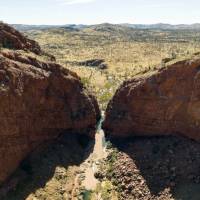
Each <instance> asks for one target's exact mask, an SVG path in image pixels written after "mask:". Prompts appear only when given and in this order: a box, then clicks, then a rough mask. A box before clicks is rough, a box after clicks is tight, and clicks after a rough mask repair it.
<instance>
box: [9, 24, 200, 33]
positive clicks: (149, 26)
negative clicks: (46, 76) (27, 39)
mask: <svg viewBox="0 0 200 200" xmlns="http://www.w3.org/2000/svg"><path fill="white" fill-rule="evenodd" d="M12 26H13V27H14V28H16V29H18V30H20V31H28V30H42V29H52V28H65V29H69V30H74V29H76V30H81V29H84V28H92V27H95V29H98V28H100V29H101V28H102V27H106V28H108V27H113V26H115V27H117V26H120V27H128V28H133V29H144V30H145V29H159V30H184V29H187V30H188V29H189V30H200V23H196V24H177V25H172V24H164V23H158V24H128V23H124V24H109V23H104V24H96V25H84V24H78V25H77V24H65V25H24V24H12Z"/></svg>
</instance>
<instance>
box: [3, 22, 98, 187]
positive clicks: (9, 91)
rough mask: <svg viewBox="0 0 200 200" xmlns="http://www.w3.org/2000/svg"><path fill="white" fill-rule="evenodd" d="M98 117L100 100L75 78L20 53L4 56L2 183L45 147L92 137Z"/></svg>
mask: <svg viewBox="0 0 200 200" xmlns="http://www.w3.org/2000/svg"><path fill="white" fill-rule="evenodd" d="M6 27H7V26H6ZM10 30H13V29H10ZM6 32H7V29H6ZM0 33H2V30H1V31H0ZM10 34H11V35H12V34H13V31H12V32H11V33H10ZM4 39H5V38H4V35H3V38H2V34H0V41H3V40H4ZM20 40H21V39H20V38H17V36H16V41H17V42H18V41H20ZM10 42H12V40H10ZM12 44H13V43H12ZM16 44H17V43H16ZM15 47H17V46H15ZM99 117H100V112H99V108H98V104H97V101H96V99H95V97H94V96H92V95H91V94H89V92H88V91H87V90H86V89H85V88H84V87H83V85H82V83H81V81H80V78H79V77H78V76H77V75H76V74H75V73H73V72H71V71H69V70H67V69H64V68H63V67H62V66H60V65H58V64H56V63H45V62H42V61H39V60H37V59H36V58H34V57H31V56H28V55H26V54H22V53H21V52H20V53H19V52H17V51H11V50H9V51H8V50H4V51H1V52H0V184H1V183H2V182H3V181H4V180H5V179H6V178H7V177H8V176H10V175H11V173H12V172H13V171H14V170H15V169H16V168H17V167H18V165H19V163H20V162H21V161H22V160H23V159H24V158H25V157H26V156H27V154H28V153H29V152H31V151H32V150H33V149H34V148H35V147H37V146H38V145H39V144H41V143H42V142H44V141H46V140H49V139H54V138H56V137H58V136H59V134H73V133H74V132H76V133H83V134H87V135H89V136H93V134H94V132H93V131H92V130H94V129H95V126H96V123H97V120H98V119H99Z"/></svg>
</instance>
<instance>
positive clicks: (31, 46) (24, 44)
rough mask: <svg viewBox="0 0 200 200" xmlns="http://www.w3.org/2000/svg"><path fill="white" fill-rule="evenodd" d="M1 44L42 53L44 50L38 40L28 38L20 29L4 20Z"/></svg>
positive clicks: (0, 33)
mask: <svg viewBox="0 0 200 200" xmlns="http://www.w3.org/2000/svg"><path fill="white" fill-rule="evenodd" d="M0 46H2V47H4V48H9V49H18V50H28V51H31V52H33V53H36V54H42V50H41V48H40V46H39V44H38V43H37V42H35V41H33V40H30V39H28V38H26V37H25V36H24V35H22V34H21V33H20V32H19V31H17V30H15V29H14V28H12V27H10V26H8V25H7V24H4V23H2V22H0Z"/></svg>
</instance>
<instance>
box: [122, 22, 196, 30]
mask: <svg viewBox="0 0 200 200" xmlns="http://www.w3.org/2000/svg"><path fill="white" fill-rule="evenodd" d="M121 25H122V26H126V27H132V28H135V29H161V30H180V29H191V30H192V29H200V23H196V24H177V25H172V24H164V23H158V24H121Z"/></svg>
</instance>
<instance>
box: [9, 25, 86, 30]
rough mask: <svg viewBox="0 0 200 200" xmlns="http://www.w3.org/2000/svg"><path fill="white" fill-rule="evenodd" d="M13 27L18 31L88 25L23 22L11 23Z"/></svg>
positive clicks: (71, 27)
mask: <svg viewBox="0 0 200 200" xmlns="http://www.w3.org/2000/svg"><path fill="white" fill-rule="evenodd" d="M11 26H13V27H14V28H16V29H17V30H19V31H29V30H45V29H55V28H66V29H83V28H86V27H88V26H87V25H82V24H78V25H76V24H66V25H25V24H11Z"/></svg>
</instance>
